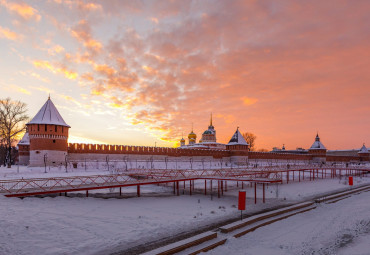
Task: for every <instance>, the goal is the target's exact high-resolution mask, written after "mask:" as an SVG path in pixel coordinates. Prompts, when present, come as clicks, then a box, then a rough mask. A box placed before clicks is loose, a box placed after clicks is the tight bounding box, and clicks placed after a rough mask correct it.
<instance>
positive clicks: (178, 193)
mask: <svg viewBox="0 0 370 255" xmlns="http://www.w3.org/2000/svg"><path fill="white" fill-rule="evenodd" d="M176 189H177V195H178V196H180V192H179V181H177V182H176Z"/></svg>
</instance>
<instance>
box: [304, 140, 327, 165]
mask: <svg viewBox="0 0 370 255" xmlns="http://www.w3.org/2000/svg"><path fill="white" fill-rule="evenodd" d="M308 153H309V154H311V155H312V161H313V162H314V163H325V162H326V148H325V146H324V145H323V144H322V143H321V142H320V137H319V134H317V135H316V138H315V142H314V143H313V144H312V146H311V148H309V149H308Z"/></svg>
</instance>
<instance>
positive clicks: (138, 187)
mask: <svg viewBox="0 0 370 255" xmlns="http://www.w3.org/2000/svg"><path fill="white" fill-rule="evenodd" d="M137 196H138V197H140V185H137Z"/></svg>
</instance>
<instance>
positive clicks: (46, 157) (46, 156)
mask: <svg viewBox="0 0 370 255" xmlns="http://www.w3.org/2000/svg"><path fill="white" fill-rule="evenodd" d="M47 160H48V154H47V153H45V154H44V165H45V173H46V161H47Z"/></svg>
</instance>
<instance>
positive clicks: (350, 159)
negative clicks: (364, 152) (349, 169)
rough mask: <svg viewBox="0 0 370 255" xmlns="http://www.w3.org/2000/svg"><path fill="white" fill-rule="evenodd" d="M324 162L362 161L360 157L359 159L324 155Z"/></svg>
mask: <svg viewBox="0 0 370 255" xmlns="http://www.w3.org/2000/svg"><path fill="white" fill-rule="evenodd" d="M326 161H334V162H354V161H362V160H361V157H359V156H334V155H326Z"/></svg>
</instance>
